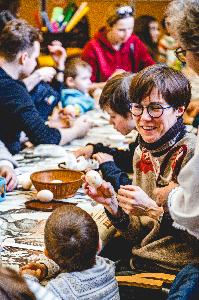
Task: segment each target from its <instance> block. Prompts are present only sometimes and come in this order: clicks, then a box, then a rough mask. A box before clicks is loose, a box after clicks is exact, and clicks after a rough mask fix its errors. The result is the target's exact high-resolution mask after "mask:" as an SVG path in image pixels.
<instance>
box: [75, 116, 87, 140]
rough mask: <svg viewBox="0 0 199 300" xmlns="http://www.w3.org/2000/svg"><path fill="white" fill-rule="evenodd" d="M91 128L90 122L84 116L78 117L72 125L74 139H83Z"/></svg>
mask: <svg viewBox="0 0 199 300" xmlns="http://www.w3.org/2000/svg"><path fill="white" fill-rule="evenodd" d="M91 127H92V122H90V121H89V120H87V118H86V116H81V117H79V118H78V119H77V120H76V121H75V122H74V125H73V128H74V129H75V130H76V138H81V137H84V136H85V135H86V134H87V132H88V131H89V129H90V128H91Z"/></svg>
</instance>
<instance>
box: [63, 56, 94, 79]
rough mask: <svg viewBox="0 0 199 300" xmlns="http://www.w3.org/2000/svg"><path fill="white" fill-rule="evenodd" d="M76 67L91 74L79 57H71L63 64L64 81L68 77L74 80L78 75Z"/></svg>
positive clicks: (87, 66)
mask: <svg viewBox="0 0 199 300" xmlns="http://www.w3.org/2000/svg"><path fill="white" fill-rule="evenodd" d="M78 67H80V68H85V69H88V70H89V71H90V72H92V69H91V66H90V65H89V64H88V63H87V62H85V61H83V60H82V59H81V58H79V57H73V58H69V59H67V60H66V63H65V72H64V79H65V81H66V79H67V78H68V77H72V78H75V77H76V76H77V75H78V72H79V70H78Z"/></svg>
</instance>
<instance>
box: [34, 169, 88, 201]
mask: <svg viewBox="0 0 199 300" xmlns="http://www.w3.org/2000/svg"><path fill="white" fill-rule="evenodd" d="M82 175H83V173H82V172H79V171H71V170H59V169H58V170H46V171H39V172H34V173H32V175H31V176H30V179H31V180H32V183H33V185H34V187H35V188H36V190H37V191H41V190H50V191H51V192H52V193H53V195H54V199H64V198H69V197H72V196H74V195H75V193H76V192H77V190H78V189H79V188H80V187H81V185H82V179H81V176H82ZM52 180H61V181H63V182H61V183H52V182H51V181H52Z"/></svg>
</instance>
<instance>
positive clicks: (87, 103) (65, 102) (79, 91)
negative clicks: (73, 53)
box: [61, 58, 95, 116]
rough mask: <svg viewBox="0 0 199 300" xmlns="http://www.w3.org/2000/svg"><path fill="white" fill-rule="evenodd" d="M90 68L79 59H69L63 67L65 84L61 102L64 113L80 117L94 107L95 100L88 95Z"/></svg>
mask: <svg viewBox="0 0 199 300" xmlns="http://www.w3.org/2000/svg"><path fill="white" fill-rule="evenodd" d="M91 72H92V70H91V66H90V65H89V64H88V63H86V62H84V61H82V60H81V59H80V58H71V59H69V60H68V61H67V62H66V65H65V74H64V75H65V84H66V87H67V88H64V89H62V94H61V102H62V107H63V108H65V109H64V110H65V112H69V113H71V110H72V111H73V112H74V115H75V116H78V115H81V114H83V113H85V112H87V111H89V110H91V109H93V108H94V106H95V100H94V99H93V98H92V97H91V96H90V95H89V94H88V91H89V88H90V87H91Z"/></svg>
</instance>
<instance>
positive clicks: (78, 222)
mask: <svg viewBox="0 0 199 300" xmlns="http://www.w3.org/2000/svg"><path fill="white" fill-rule="evenodd" d="M44 240H45V247H46V250H47V251H48V253H49V256H50V258H51V259H52V260H54V261H55V262H56V263H57V264H58V265H59V266H60V268H61V269H64V270H66V271H67V272H75V271H82V270H86V269H89V268H91V267H92V266H93V265H94V264H95V260H96V253H97V250H98V244H99V233H98V228H97V225H96V223H95V221H94V220H93V219H92V217H91V216H90V215H89V214H88V213H87V212H86V211H84V210H82V209H81V208H79V207H76V206H74V205H67V206H61V207H59V208H57V209H56V210H54V211H53V213H52V214H51V216H50V217H49V218H48V220H47V222H46V226H45V233H44Z"/></svg>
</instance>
